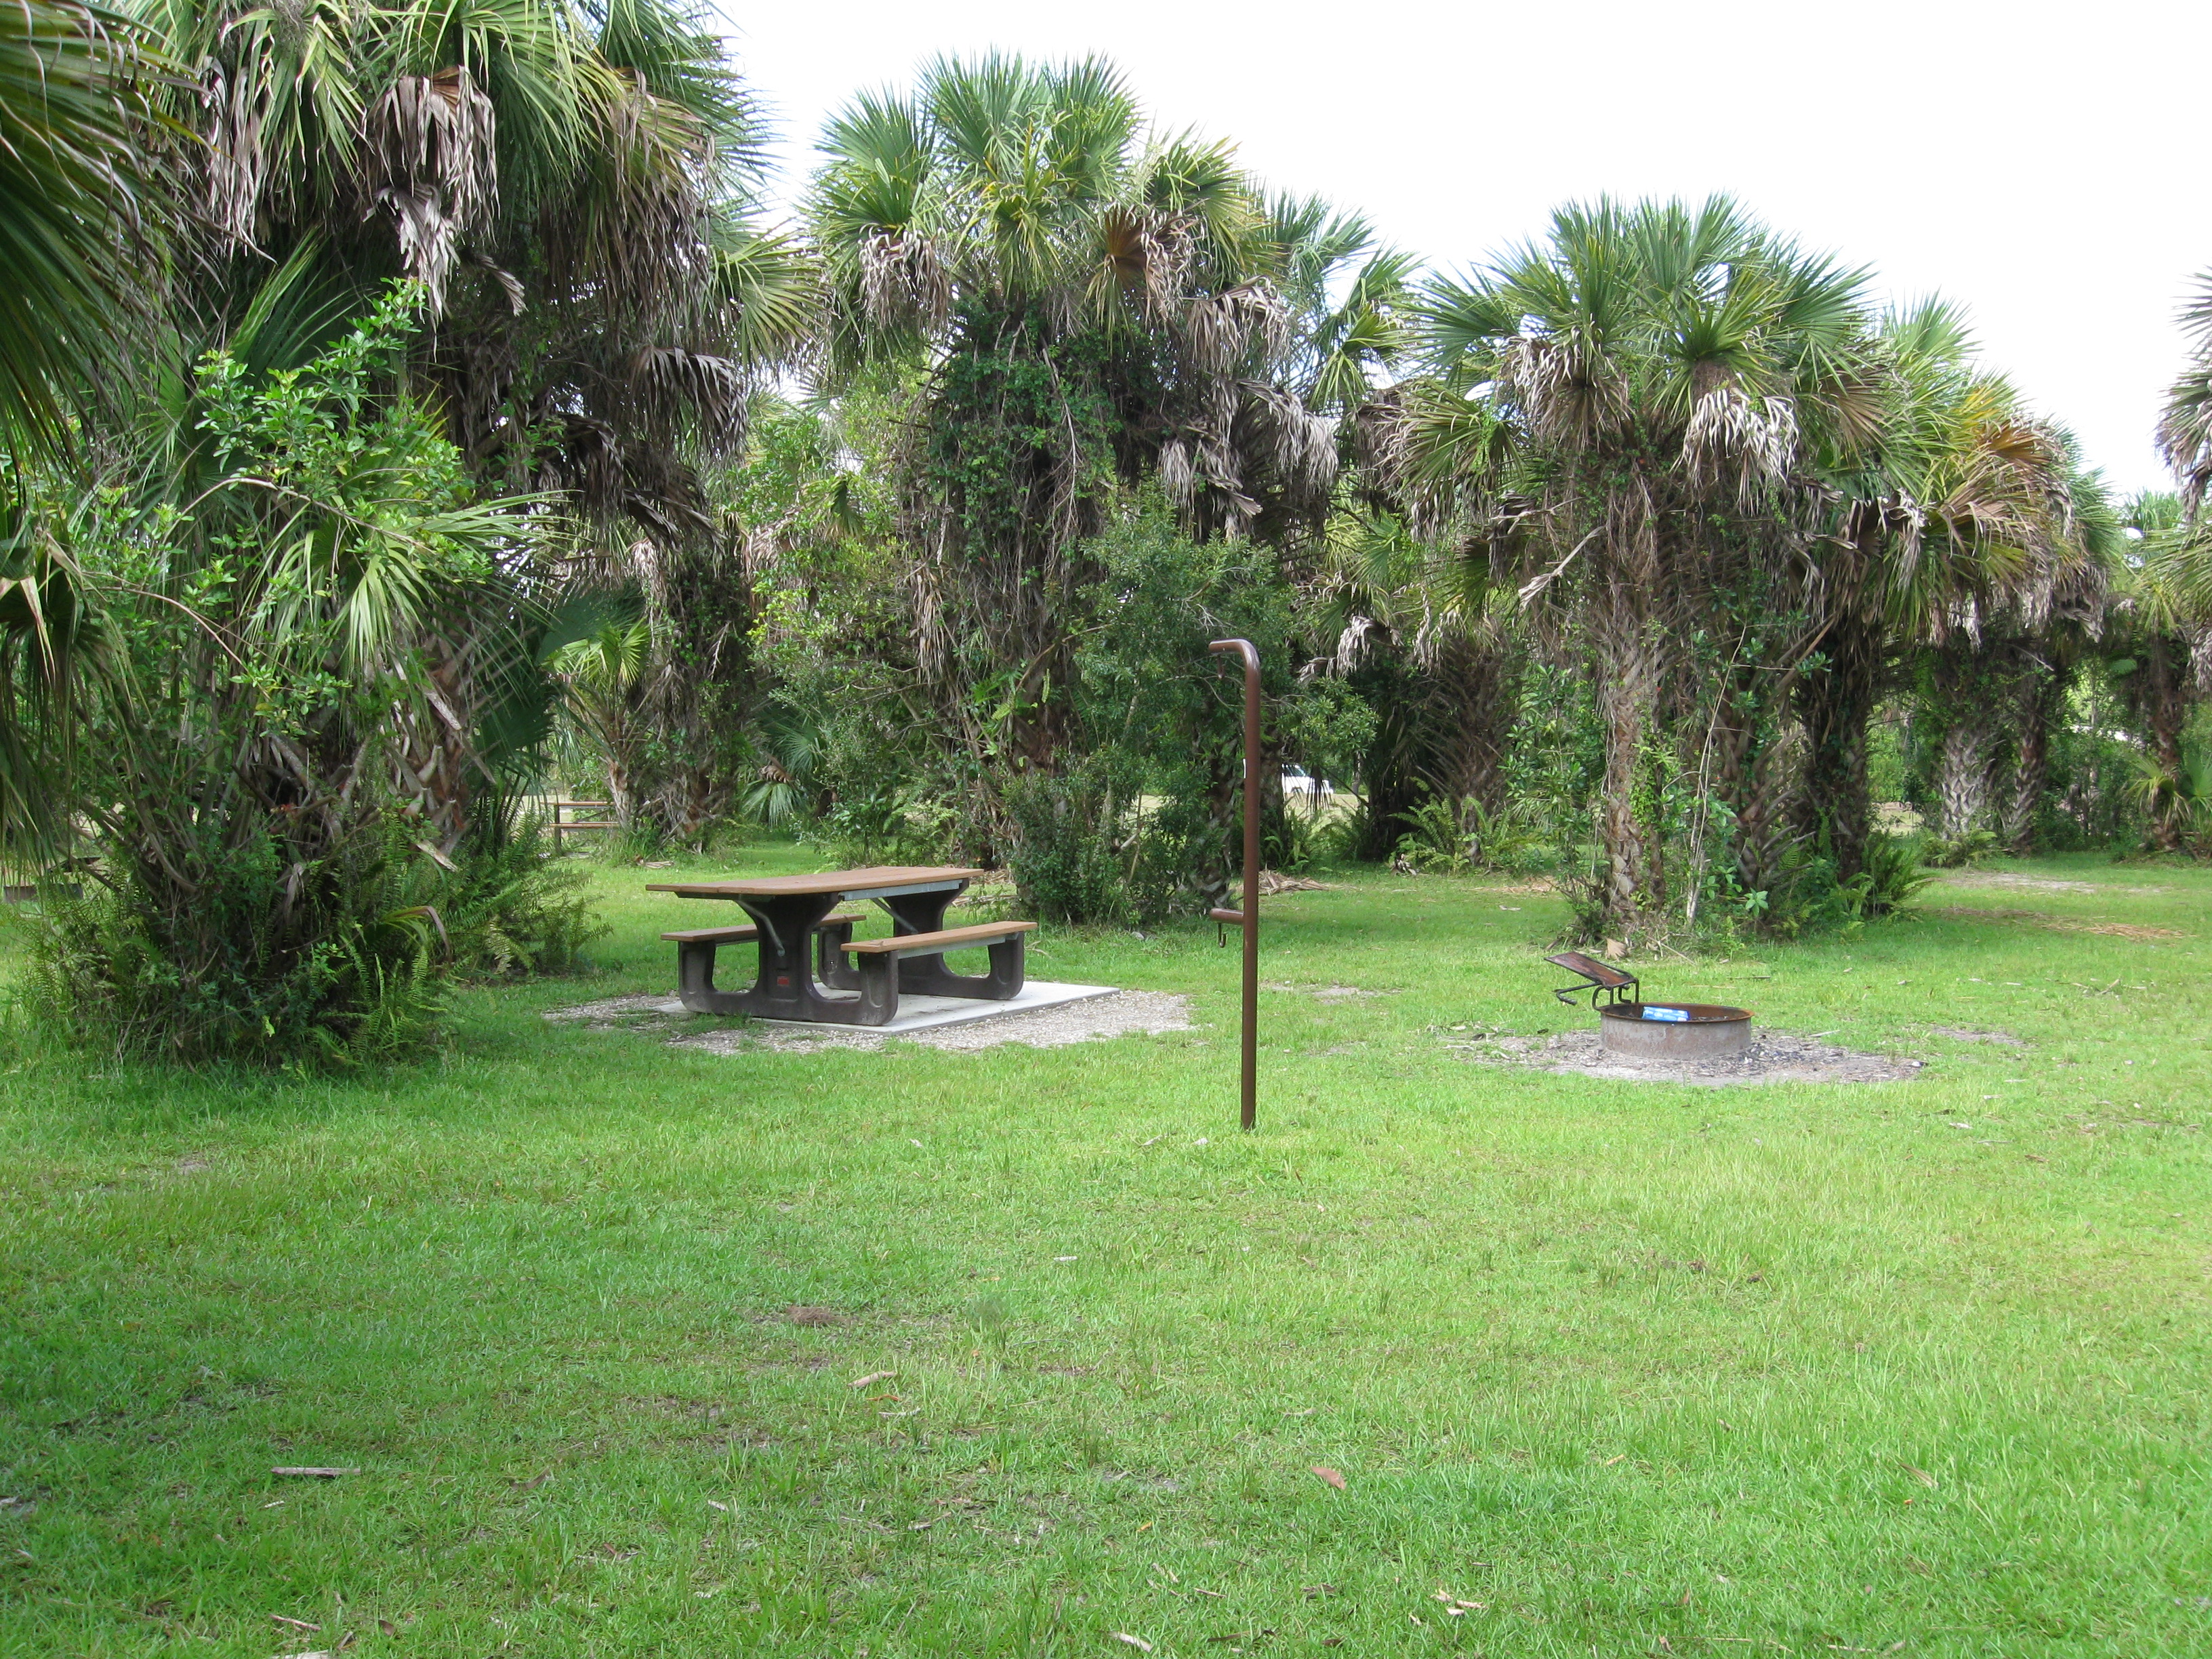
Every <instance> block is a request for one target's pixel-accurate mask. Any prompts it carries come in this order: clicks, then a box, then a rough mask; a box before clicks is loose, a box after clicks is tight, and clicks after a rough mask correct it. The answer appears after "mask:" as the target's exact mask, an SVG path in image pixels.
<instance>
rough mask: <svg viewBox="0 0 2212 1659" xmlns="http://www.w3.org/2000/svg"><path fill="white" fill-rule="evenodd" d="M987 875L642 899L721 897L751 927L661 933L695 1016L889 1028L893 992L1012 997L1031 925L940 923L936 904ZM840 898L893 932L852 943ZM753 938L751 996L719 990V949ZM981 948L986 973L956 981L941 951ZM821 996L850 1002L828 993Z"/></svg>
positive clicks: (942, 871) (851, 878)
mask: <svg viewBox="0 0 2212 1659" xmlns="http://www.w3.org/2000/svg"><path fill="white" fill-rule="evenodd" d="M987 873H988V872H987V871H982V870H967V869H961V868H958V867H957V866H915V865H876V866H870V867H868V868H866V869H861V870H831V871H827V872H823V874H820V875H812V876H759V877H754V878H749V879H745V880H740V881H675V882H652V883H648V884H647V886H646V891H647V892H648V893H673V894H675V895H676V896H678V897H679V898H699V899H724V900H727V901H728V902H732V903H733V904H736V905H738V906H739V907H740V908H743V909H744V913H745V914H746V915H748V916H750V918H751V919H752V921H751V925H750V926H749V927H744V926H741V927H695V928H686V929H684V930H682V931H680V932H676V933H663V934H662V935H661V937H662V938H663V939H671V940H673V941H674V942H675V945H676V975H677V994H678V996H679V997H680V998H681V999H682V1000H683V1003H684V1006H685V1007H686V1008H689V1009H690V1010H691V1012H694V1013H700V1014H750V1015H752V1016H754V1017H755V1018H761V1019H799V1020H815V1021H822V1022H826V1023H829V1024H840V1025H887V1024H890V1021H891V1020H892V1019H893V1018H896V1015H897V1013H898V1000H899V994H900V993H901V992H902V991H904V992H910V993H912V994H915V995H918V996H947V997H976V998H980V999H982V1000H986V1001H991V1002H1010V1001H1012V1000H1013V999H1014V998H1015V997H1017V996H1018V995H1020V994H1021V989H1022V983H1023V975H1024V963H1023V954H1024V940H1025V939H1027V937H1028V935H1029V934H1030V933H1034V932H1036V923H1035V922H1033V921H998V922H984V923H981V924H980V925H978V926H975V927H951V928H948V927H945V925H944V924H945V906H947V905H948V904H950V903H951V902H952V901H953V900H954V899H956V898H957V897H958V896H960V894H961V893H962V892H963V890H966V888H967V886H968V884H969V882H971V881H973V880H975V878H976V877H978V876H981V875H986V874H987ZM848 901H851V902H866V901H873V902H875V903H877V904H878V905H880V906H881V907H882V908H883V909H884V911H886V912H887V913H888V914H889V915H890V919H891V936H890V938H889V939H854V937H853V928H854V925H855V924H856V923H857V922H859V921H860V920H861V918H860V916H858V915H833V914H832V912H834V911H836V908H837V907H838V906H839V905H840V904H842V903H844V902H848ZM756 940H757V942H758V944H759V947H760V971H759V975H758V976H757V978H756V979H755V981H753V984H752V986H751V987H750V989H747V990H743V991H722V990H717V989H716V988H715V986H714V952H715V950H716V948H717V947H718V946H720V945H738V944H745V943H750V942H753V941H756ZM978 945H981V946H985V947H987V948H988V950H989V951H990V953H991V968H990V971H989V972H988V973H986V974H956V973H954V972H952V971H951V969H948V968H947V967H945V952H946V951H950V950H957V949H963V948H970V947H974V946H978ZM817 979H818V982H817ZM825 990H826V991H831V992H842V993H848V994H843V995H825V994H823V993H824V992H825Z"/></svg>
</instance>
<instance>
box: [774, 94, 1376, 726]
mask: <svg viewBox="0 0 2212 1659" xmlns="http://www.w3.org/2000/svg"><path fill="white" fill-rule="evenodd" d="M821 148H822V151H823V155H824V158H825V159H824V161H823V166H822V167H821V169H820V171H819V172H818V173H817V176H816V179H815V181H814V187H813V192H812V197H811V210H810V212H811V221H812V225H813V229H814V234H815V238H816V241H817V246H818V248H819V250H820V253H821V257H822V258H823V263H824V265H825V268H826V270H827V272H828V276H829V295H830V298H829V340H830V349H831V359H832V367H833V369H834V371H835V372H836V374H837V375H838V376H841V377H844V378H845V379H846V380H849V379H850V378H851V377H853V376H856V375H860V374H870V373H873V374H878V376H898V375H904V376H908V377H911V381H912V384H913V385H914V386H915V391H914V392H913V404H912V410H911V418H910V427H911V429H912V432H913V437H912V440H911V443H910V447H909V449H908V453H906V454H905V455H904V456H903V457H902V458H901V459H900V463H899V471H900V473H901V476H902V479H903V484H902V514H903V517H904V520H905V524H904V526H903V527H902V528H903V533H904V535H905V538H906V539H907V540H908V543H909V544H911V545H913V546H914V547H915V548H916V549H917V550H918V553H917V556H915V559H914V560H913V561H912V563H911V566H910V569H909V573H908V580H909V583H910V586H911V590H912V603H913V607H914V611H915V620H916V623H917V629H918V632H919V635H920V637H921V647H922V649H921V664H922V669H923V671H924V674H925V677H926V678H927V679H928V680H929V681H930V682H931V684H933V685H934V686H936V687H937V688H938V689H939V701H940V706H941V708H943V709H944V711H945V717H946V719H947V720H948V721H949V722H950V723H951V724H952V725H953V726H955V728H956V729H957V730H959V731H960V732H962V734H963V736H962V743H963V747H965V748H966V749H967V750H969V752H970V753H971V754H973V755H975V756H977V757H983V756H987V755H990V754H994V753H996V752H998V750H999V749H1000V743H1001V739H1000V733H999V731H998V729H997V728H996V727H995V726H993V725H992V723H991V721H990V720H989V718H988V717H987V714H985V713H984V711H986V710H987V709H990V708H997V709H999V710H1001V711H1004V717H1005V722H1006V731H1005V738H1004V746H1005V748H1006V751H1007V752H1008V753H1009V754H1010V755H1011V757H1012V758H1013V759H1015V760H1016V762H1017V763H1020V764H1026V765H1033V766H1043V767H1048V768H1049V767H1052V766H1054V765H1056V764H1057V763H1058V757H1059V754H1060V750H1061V748H1062V746H1063V744H1064V742H1065V740H1066V718H1067V710H1068V708H1069V706H1070V705H1069V702H1068V700H1067V697H1066V688H1067V686H1068V684H1069V678H1070V676H1071V675H1072V674H1073V671H1074V659H1073V652H1072V645H1071V641H1072V639H1073V630H1074V629H1075V628H1076V626H1077V625H1078V619H1077V617H1076V605H1075V600H1074V595H1075V592H1076V589H1077V588H1078V586H1079V585H1080V582H1081V580H1083V578H1084V575H1085V571H1084V569H1083V567H1082V564H1081V561H1080V557H1079V554H1078V552H1077V550H1078V549H1079V546H1080V544H1082V542H1083V541H1084V539H1085V538H1087V537H1088V536H1090V535H1091V534H1092V533H1094V532H1096V531H1097V529H1098V528H1099V527H1100V526H1101V524H1102V523H1103V512H1104V508H1105V504H1106V502H1107V501H1108V500H1109V497H1110V495H1112V493H1113V492H1114V491H1115V489H1117V488H1119V487H1121V485H1124V484H1127V483H1131V482H1133V481H1135V480H1136V479H1138V478H1139V477H1145V476H1147V475H1150V474H1152V473H1153V472H1154V471H1157V474H1158V477H1159V479H1160V481H1161V483H1162V484H1163V485H1164V488H1165V490H1166V493H1167V495H1168V496H1169V498H1170V500H1171V501H1173V502H1174V504H1175V506H1176V509H1177V510H1178V512H1179V513H1181V514H1182V517H1183V519H1184V520H1185V521H1186V522H1187V523H1188V525H1189V526H1192V527H1193V528H1194V530H1196V531H1197V532H1199V533H1200V534H1216V533H1219V534H1229V535H1252V536H1255V537H1257V538H1261V539H1263V540H1267V541H1270V542H1274V543H1281V542H1285V541H1287V540H1290V539H1292V538H1297V537H1298V536H1300V535H1308V534H1310V533H1311V532H1313V530H1314V529H1315V528H1316V527H1317V526H1318V524H1319V523H1320V521H1321V520H1322V517H1324V516H1325V514H1326V513H1327V511H1328V503H1329V499H1330V491H1331V489H1332V487H1333V486H1334V482H1335V478H1336V472H1337V448H1336V441H1335V433H1334V422H1332V421H1331V419H1330V418H1329V417H1328V414H1327V413H1325V412H1324V411H1325V410H1329V409H1333V408H1334V407H1337V406H1339V405H1340V404H1341V402H1342V401H1343V400H1344V399H1345V398H1347V397H1348V396H1350V395H1351V392H1352V380H1353V379H1354V378H1356V376H1357V374H1358V369H1359V368H1360V366H1362V365H1364V364H1366V363H1370V362H1376V361H1379V360H1380V359H1381V358H1382V357H1383V356H1384V355H1386V354H1387V353H1388V352H1389V350H1391V349H1395V346H1394V344H1393V342H1392V340H1391V339H1390V337H1389V330H1388V328H1387V327H1385V326H1383V325H1380V323H1379V321H1378V319H1380V317H1381V314H1382V307H1383V296H1384V291H1385V290H1386V289H1388V288H1389V284H1390V283H1391V281H1392V280H1393V276H1392V273H1393V271H1394V270H1395V271H1396V272H1397V273H1398V276H1397V277H1396V280H1397V281H1399V282H1400V283H1402V264H1392V263H1390V262H1389V260H1384V261H1383V262H1382V263H1380V264H1375V263H1373V262H1372V261H1370V267H1371V268H1370V272H1369V273H1368V278H1367V292H1366V294H1365V295H1364V296H1360V295H1355V297H1354V301H1353V302H1352V305H1351V306H1350V307H1343V306H1338V307H1331V306H1329V305H1328V303H1327V301H1326V297H1325V296H1326V292H1327V289H1328V283H1329V279H1330V277H1331V276H1333V274H1334V272H1335V271H1336V270H1338V269H1339V268H1340V266H1341V264H1343V263H1344V262H1345V261H1346V260H1347V259H1350V258H1356V257H1358V256H1359V255H1360V254H1362V253H1367V252H1370V242H1371V237H1370V234H1368V233H1367V231H1366V229H1365V228H1364V226H1362V225H1360V224H1358V222H1355V221H1350V220H1345V219H1341V218H1338V217H1335V216H1331V215H1329V214H1328V212H1327V210H1325V209H1322V208H1321V207H1319V205H1318V204H1306V203H1289V202H1278V203H1274V204H1269V203H1268V202H1267V201H1266V200H1265V199H1264V198H1263V197H1261V193H1260V192H1259V191H1258V190H1257V189H1256V188H1255V186H1254V185H1253V184H1252V182H1251V181H1250V180H1249V179H1248V178H1247V177H1246V176H1245V175H1244V173H1243V171H1242V170H1241V169H1240V168H1239V167H1237V163H1236V160H1235V156H1234V154H1233V152H1232V151H1231V149H1230V148H1229V147H1228V146H1227V145H1225V144H1221V143H1207V142H1204V141H1201V140H1199V139H1197V138H1194V137H1170V138H1158V137H1148V136H1147V134H1146V131H1145V129H1144V125H1143V121H1142V115H1141V112H1140V111H1139V107H1138V106H1137V104H1136V101H1135V100H1134V99H1133V97H1132V96H1131V94H1130V93H1129V91H1128V89H1127V86H1126V85H1125V84H1124V82H1122V80H1121V76H1120V75H1119V74H1118V73H1117V72H1115V70H1112V69H1111V68H1110V67H1109V66H1108V65H1106V64H1103V63H1102V62H1100V61H1098V60H1096V59H1091V60H1088V61H1085V62H1082V63H1075V64H1060V65H1036V64H1025V63H1024V62H1022V61H1021V60H1019V59H1018V58H1000V57H991V58H984V59H982V60H981V61H979V62H975V63H957V62H953V61H950V60H939V61H938V62H936V63H934V64H931V65H929V66H928V67H927V68H926V69H925V70H923V72H922V74H921V77H920V80H919V82H918V84H917V86H916V88H915V94H914V95H913V96H912V97H910V98H906V97H900V96H896V95H894V94H889V93H883V94H868V95H866V96H864V97H862V98H860V99H859V100H855V101H854V103H853V104H852V105H851V106H848V108H847V109H846V110H845V111H843V112H842V113H841V114H839V115H838V116H837V117H836V118H834V119H833V120H832V121H831V122H830V123H829V126H828V128H827V129H826V131H825V132H824V134H823V140H822V145H821ZM1302 319H1304V320H1310V321H1312V322H1313V323H1315V324H1316V325H1320V326H1318V327H1316V330H1314V331H1301V329H1300V328H1299V326H1298V325H1299V323H1300V322H1301V320H1302ZM1328 327H1333V328H1334V332H1333V333H1330V334H1328V337H1326V338H1323V337H1322V329H1323V328H1328ZM979 705H980V707H979Z"/></svg>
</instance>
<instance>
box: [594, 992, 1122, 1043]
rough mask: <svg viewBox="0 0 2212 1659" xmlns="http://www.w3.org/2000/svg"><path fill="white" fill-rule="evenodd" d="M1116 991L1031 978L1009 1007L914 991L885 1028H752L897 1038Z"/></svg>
mask: <svg viewBox="0 0 2212 1659" xmlns="http://www.w3.org/2000/svg"><path fill="white" fill-rule="evenodd" d="M1115 988H1116V987H1114V986H1111V985H1067V984H1063V983H1060V982H1057V981H1053V980H1048V979H1033V980H1031V981H1030V982H1029V983H1028V984H1026V985H1024V986H1023V987H1022V991H1021V994H1020V995H1019V996H1018V997H1015V998H1014V999H1013V1000H1012V1001H1010V1002H986V1001H983V1000H981V999H980V998H976V997H933V996H926V995H923V994H921V993H918V992H908V993H906V994H903V995H902V996H901V997H900V998H899V1004H898V1017H897V1018H896V1019H894V1020H892V1021H891V1022H890V1024H888V1025H844V1024H833V1023H831V1022H830V1021H829V1020H812V1019H763V1020H759V1021H757V1022H756V1023H757V1024H759V1025H761V1026H762V1027H763V1028H764V1029H768V1030H777V1031H844V1032H852V1031H860V1032H865V1033H866V1034H867V1035H868V1036H879V1037H884V1036H902V1035H903V1034H904V1033H906V1032H908V1031H928V1030H936V1029H937V1028H938V1027H939V1026H941V1025H967V1024H972V1023H973V1022H975V1021H976V1020H979V1019H996V1018H999V1017H1000V1015H1001V1014H1026V1013H1029V1012H1032V1011H1034V1010H1036V1009H1038V1008H1057V1007H1059V1006H1061V1005H1062V1004H1064V1003H1069V1002H1087V1001H1089V1000H1091V998H1093V997H1110V996H1112V995H1113V994H1114V993H1115ZM637 1012H641V1013H648V1012H649V1013H656V1014H681V1013H682V1012H684V1005H683V1004H682V1003H681V1002H678V1000H676V999H675V998H674V997H671V998H669V999H668V1000H666V1001H665V1002H656V1003H653V1004H651V1005H649V1006H644V1007H641V1008H639V1009H638V1010H637Z"/></svg>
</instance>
